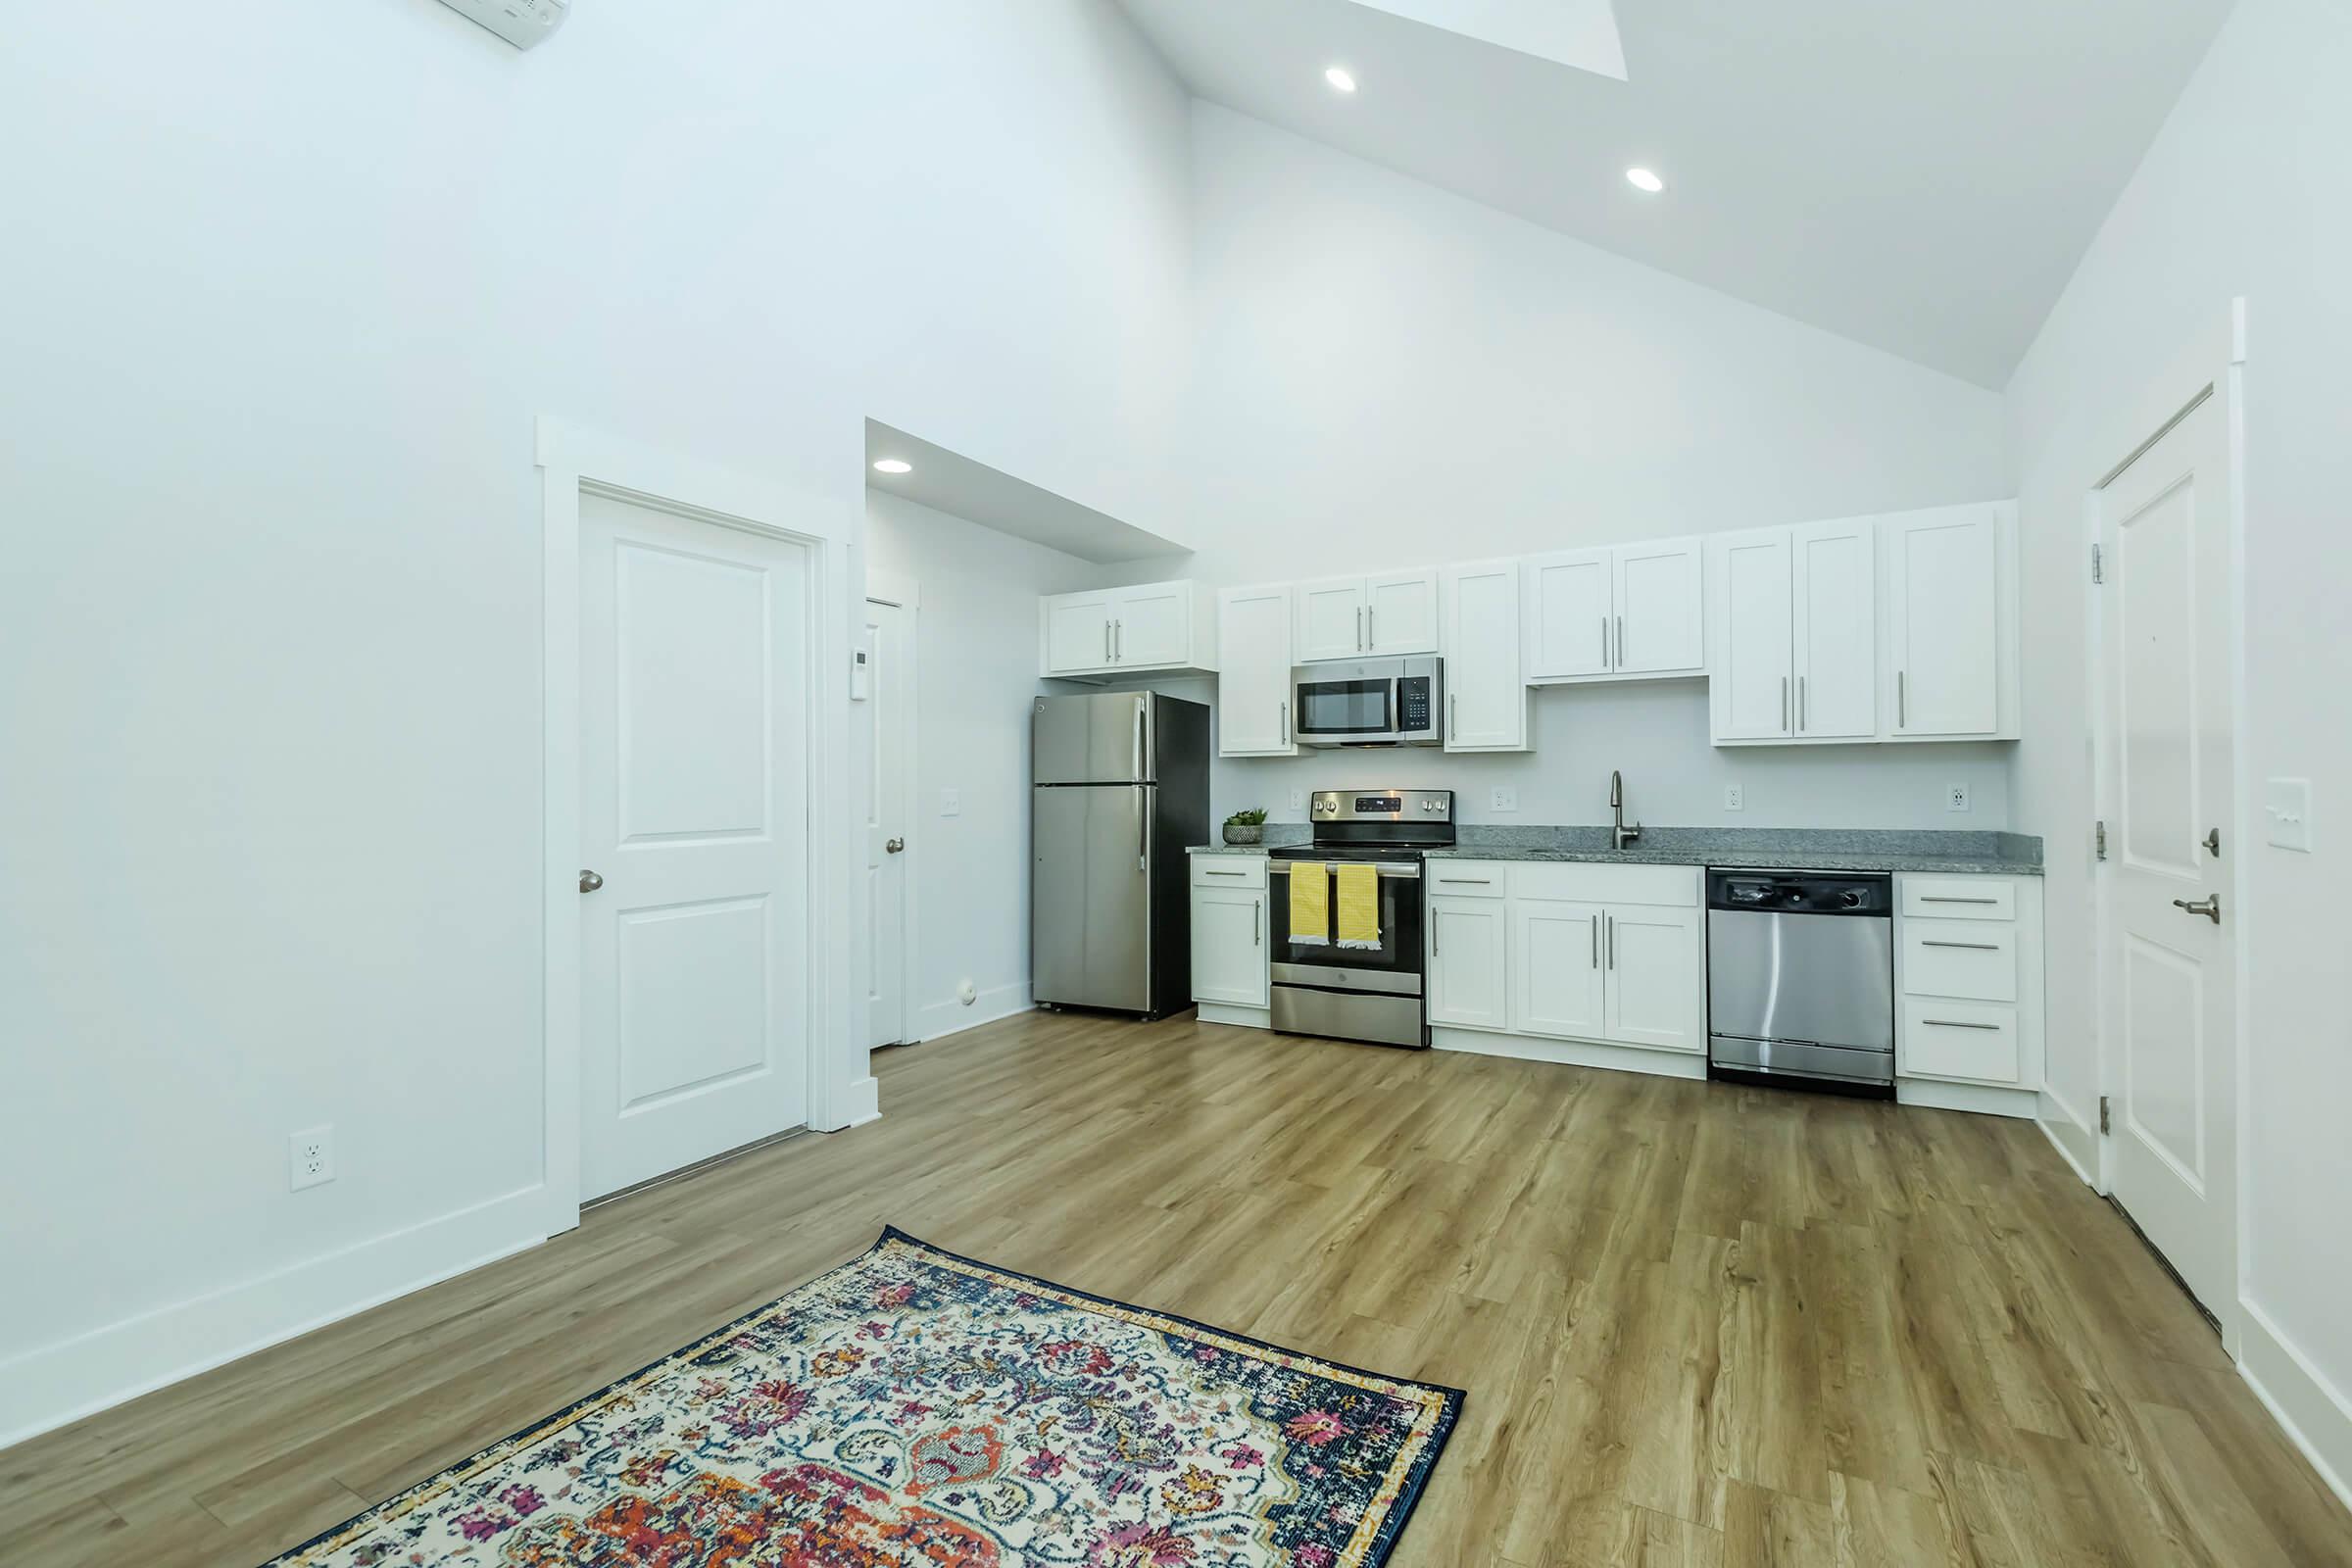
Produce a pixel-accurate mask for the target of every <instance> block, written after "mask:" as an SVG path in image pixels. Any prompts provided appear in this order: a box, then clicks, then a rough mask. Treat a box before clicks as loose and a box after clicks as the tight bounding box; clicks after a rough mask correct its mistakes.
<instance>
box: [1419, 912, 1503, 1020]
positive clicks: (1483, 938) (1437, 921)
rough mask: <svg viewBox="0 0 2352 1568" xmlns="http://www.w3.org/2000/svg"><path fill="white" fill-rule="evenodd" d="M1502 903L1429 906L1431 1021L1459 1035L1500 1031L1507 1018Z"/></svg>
mask: <svg viewBox="0 0 2352 1568" xmlns="http://www.w3.org/2000/svg"><path fill="white" fill-rule="evenodd" d="M1503 907H1504V906H1503V901H1502V900H1500V899H1470V898H1452V897H1446V896H1440V897H1436V898H1432V899H1431V900H1430V901H1429V1021H1430V1022H1431V1023H1442V1024H1451V1025H1454V1026H1456V1027H1458V1028H1463V1029H1501V1028H1504V1027H1505V1026H1506V1024H1507V1020H1508V1018H1509V1016H1510V1007H1509V998H1508V997H1507V996H1506V995H1505V993H1504V991H1503V976H1504V973H1505V964H1504V960H1503V952H1504V948H1505V946H1506V945H1507V943H1508V941H1509V933H1508V932H1507V931H1506V930H1505V929H1504V920H1503Z"/></svg>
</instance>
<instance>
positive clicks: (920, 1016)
mask: <svg viewBox="0 0 2352 1568" xmlns="http://www.w3.org/2000/svg"><path fill="white" fill-rule="evenodd" d="M1034 1006H1036V1004H1035V1003H1034V1002H1032V1001H1031V1000H1030V998H1029V985H1028V982H1026V981H1019V980H1016V981H1014V982H1013V983H1012V984H1011V985H1005V986H992V987H990V988H989V989H988V990H986V991H983V992H981V993H980V995H978V996H977V997H974V998H973V999H972V1003H971V1005H969V1006H965V1005H963V1004H962V1003H960V1002H934V1003H932V1004H930V1005H928V1006H924V1007H918V1008H916V1009H915V1013H914V1028H913V1029H912V1030H911V1031H910V1033H911V1035H912V1037H913V1039H914V1040H915V1041H916V1042H917V1043H923V1042H928V1041H933V1040H942V1039H945V1038H946V1037H947V1036H949V1035H959V1034H961V1033H963V1031H965V1030H966V1029H977V1028H979V1027H980V1026H981V1025H982V1024H984V1023H995V1022H997V1021H998V1020H999V1019H1001V1018H1009V1017H1011V1016H1013V1014H1015V1013H1021V1012H1027V1011H1029V1010H1030V1009H1031V1008H1033V1007H1034Z"/></svg>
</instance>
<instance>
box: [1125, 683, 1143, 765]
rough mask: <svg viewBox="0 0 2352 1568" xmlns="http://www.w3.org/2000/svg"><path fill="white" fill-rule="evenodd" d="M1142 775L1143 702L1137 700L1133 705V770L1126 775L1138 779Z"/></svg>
mask: <svg viewBox="0 0 2352 1568" xmlns="http://www.w3.org/2000/svg"><path fill="white" fill-rule="evenodd" d="M1143 776H1144V704H1143V703H1141V702H1138V703H1137V704H1136V705H1135V771H1134V772H1133V773H1130V774H1129V775H1128V777H1130V778H1134V779H1139V780H1140V779H1141V778H1143Z"/></svg>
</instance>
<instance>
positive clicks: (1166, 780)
mask: <svg viewBox="0 0 2352 1568" xmlns="http://www.w3.org/2000/svg"><path fill="white" fill-rule="evenodd" d="M1029 743H1030V744H1029V751H1030V760H1031V774H1030V777H1031V780H1032V782H1033V785H1034V787H1033V788H1032V789H1031V790H1030V810H1029V831H1030V836H1031V842H1030V878H1029V894H1030V904H1029V933H1030V970H1031V988H1032V994H1033V995H1034V996H1035V997H1036V999H1037V1001H1038V1002H1040V1003H1041V1004H1044V1005H1049V1006H1066V1007H1103V1008H1108V1009H1111V1010H1114V1011H1119V1012H1133V1013H1140V1014H1142V1015H1144V1016H1146V1017H1154V1018H1155V1017H1158V1016H1160V1015H1161V1014H1163V1013H1168V1012H1174V1011H1176V1010H1177V1009H1178V1008H1180V1007H1183V1006H1186V1005H1189V1004H1190V1002H1191V1001H1192V967H1193V940H1192V920H1191V913H1190V910H1189V908H1188V904H1189V899H1190V895H1189V893H1188V891H1187V890H1188V886H1189V879H1188V878H1187V876H1186V874H1185V853H1184V852H1185V847H1186V846H1187V845H1191V844H1205V843H1207V842H1208V710H1207V709H1206V708H1205V707H1203V706H1201V704H1199V703H1188V702H1184V701H1181V700H1180V699H1177V698H1173V697H1162V696H1160V695H1158V694H1157V693H1155V692H1105V693H1103V694H1102V695H1100V696H1087V697H1040V698H1038V699H1037V703H1036V707H1035V709H1034V710H1033V711H1032V712H1031V715H1030V723H1029Z"/></svg>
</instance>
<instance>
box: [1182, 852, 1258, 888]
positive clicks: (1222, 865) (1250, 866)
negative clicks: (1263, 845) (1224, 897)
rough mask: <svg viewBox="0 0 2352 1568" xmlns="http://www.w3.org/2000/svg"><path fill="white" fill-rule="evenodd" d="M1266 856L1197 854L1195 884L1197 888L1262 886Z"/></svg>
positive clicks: (1194, 872)
mask: <svg viewBox="0 0 2352 1568" xmlns="http://www.w3.org/2000/svg"><path fill="white" fill-rule="evenodd" d="M1265 885H1266V858H1265V857H1264V856H1262V855H1196V856H1194V857H1193V886H1195V887H1197V888H1262V887H1264V886H1265Z"/></svg>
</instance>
